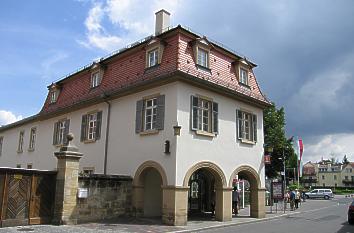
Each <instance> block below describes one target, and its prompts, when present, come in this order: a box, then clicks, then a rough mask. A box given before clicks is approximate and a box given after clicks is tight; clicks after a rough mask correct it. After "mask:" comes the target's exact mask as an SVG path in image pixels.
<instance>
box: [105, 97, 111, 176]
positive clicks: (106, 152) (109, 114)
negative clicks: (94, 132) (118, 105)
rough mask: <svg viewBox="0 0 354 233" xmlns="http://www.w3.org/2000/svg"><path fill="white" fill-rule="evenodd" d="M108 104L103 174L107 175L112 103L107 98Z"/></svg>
mask: <svg viewBox="0 0 354 233" xmlns="http://www.w3.org/2000/svg"><path fill="white" fill-rule="evenodd" d="M105 102H106V103H107V105H108V110H107V127H106V140H105V145H104V163H103V174H104V175H107V155H108V140H109V125H110V119H111V103H110V102H109V101H108V100H105Z"/></svg>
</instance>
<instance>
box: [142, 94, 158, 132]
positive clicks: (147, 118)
mask: <svg viewBox="0 0 354 233" xmlns="http://www.w3.org/2000/svg"><path fill="white" fill-rule="evenodd" d="M144 102H145V103H144V131H149V130H154V129H156V121H157V98H156V97H155V98H150V99H146V100H145V101H144Z"/></svg>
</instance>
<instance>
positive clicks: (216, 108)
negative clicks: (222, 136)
mask: <svg viewBox="0 0 354 233" xmlns="http://www.w3.org/2000/svg"><path fill="white" fill-rule="evenodd" d="M218 112H219V105H218V103H215V102H213V118H212V121H213V133H215V134H218V133H219V122H218V120H219V119H218V115H219V113H218Z"/></svg>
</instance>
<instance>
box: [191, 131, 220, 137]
mask: <svg viewBox="0 0 354 233" xmlns="http://www.w3.org/2000/svg"><path fill="white" fill-rule="evenodd" d="M195 134H197V135H201V136H206V137H211V138H213V137H215V136H216V135H215V134H214V133H209V132H206V131H202V130H197V131H195Z"/></svg>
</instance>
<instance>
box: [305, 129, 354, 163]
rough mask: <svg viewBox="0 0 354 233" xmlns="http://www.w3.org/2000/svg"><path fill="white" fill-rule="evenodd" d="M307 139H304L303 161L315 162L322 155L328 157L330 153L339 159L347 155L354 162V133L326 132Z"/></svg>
mask: <svg viewBox="0 0 354 233" xmlns="http://www.w3.org/2000/svg"><path fill="white" fill-rule="evenodd" d="M309 141H310V142H309V143H308V142H306V141H304V147H305V149H304V154H303V161H304V162H306V161H312V162H316V161H319V160H320V159H321V158H322V157H323V158H324V159H330V157H331V156H332V155H334V156H335V157H336V158H337V159H339V161H341V160H342V158H343V156H344V155H347V157H348V159H349V161H352V162H354V144H353V141H354V134H328V135H324V136H318V137H316V138H310V139H309Z"/></svg>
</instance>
